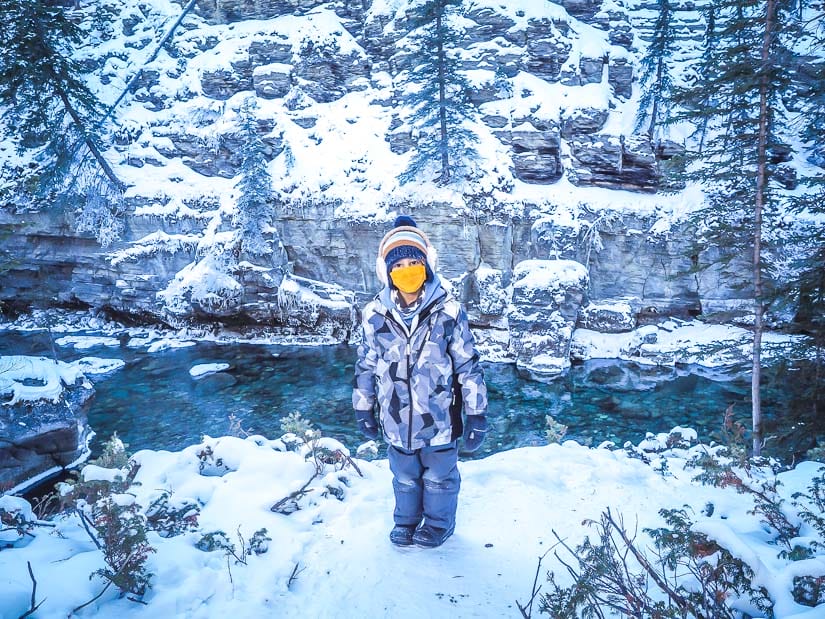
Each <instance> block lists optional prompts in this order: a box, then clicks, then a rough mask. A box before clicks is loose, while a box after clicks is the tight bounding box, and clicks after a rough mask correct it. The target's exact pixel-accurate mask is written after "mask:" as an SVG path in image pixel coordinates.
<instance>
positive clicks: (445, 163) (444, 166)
mask: <svg viewBox="0 0 825 619" xmlns="http://www.w3.org/2000/svg"><path fill="white" fill-rule="evenodd" d="M436 11H437V13H436V18H435V29H436V33H437V34H436V37H437V39H438V106H439V110H438V118H439V124H440V130H441V181H440V183H441V184H442V185H443V184H446V183H449V182H450V155H449V152H450V150H449V148H448V144H447V92H446V84H445V82H446V79H447V78H446V76H445V74H444V64H445V62H444V30H443V28H442V23H441V20H442V18H443V14H444V8H443V7H442V6H441V5H440V3H439V4H438V5H437V8H436Z"/></svg>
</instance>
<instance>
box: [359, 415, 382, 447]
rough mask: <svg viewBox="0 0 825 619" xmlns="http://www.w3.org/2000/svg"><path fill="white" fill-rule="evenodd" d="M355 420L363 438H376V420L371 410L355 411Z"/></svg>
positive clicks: (372, 439)
mask: <svg viewBox="0 0 825 619" xmlns="http://www.w3.org/2000/svg"><path fill="white" fill-rule="evenodd" d="M355 420H356V421H357V422H358V429H359V430H360V431H361V434H363V435H364V438H366V439H368V440H371V441H374V440H375V439H377V438H378V420H376V419H375V413H374V412H372V411H355Z"/></svg>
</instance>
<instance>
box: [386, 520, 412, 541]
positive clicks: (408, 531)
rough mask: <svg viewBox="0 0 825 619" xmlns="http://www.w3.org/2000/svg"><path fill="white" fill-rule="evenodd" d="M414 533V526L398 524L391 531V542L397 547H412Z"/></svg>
mask: <svg viewBox="0 0 825 619" xmlns="http://www.w3.org/2000/svg"><path fill="white" fill-rule="evenodd" d="M414 532H415V525H414V524H397V525H395V526H394V527H393V528H392V531H390V541H391V542H392V543H393V544H395V545H396V546H411V545H412V543H413V533H414Z"/></svg>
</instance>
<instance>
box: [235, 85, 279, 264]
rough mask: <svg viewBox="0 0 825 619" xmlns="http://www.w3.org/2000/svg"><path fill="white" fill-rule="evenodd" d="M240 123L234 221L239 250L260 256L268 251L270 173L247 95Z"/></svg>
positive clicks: (256, 122) (270, 215)
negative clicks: (240, 151)
mask: <svg viewBox="0 0 825 619" xmlns="http://www.w3.org/2000/svg"><path fill="white" fill-rule="evenodd" d="M240 127H241V139H242V142H243V144H244V145H245V150H244V157H243V163H242V164H241V175H240V176H241V177H240V180H238V182H237V184H236V185H235V188H236V189H237V190H238V192H239V196H238V202H237V211H236V213H235V225H236V226H237V228H238V230H239V233H240V240H241V250H242V251H245V252H247V253H249V254H251V255H253V256H263V255H266V254H268V253H270V252H271V247H270V246H269V243H268V242H267V239H266V236H265V235H266V230H267V228H269V227H270V226H271V224H272V207H271V203H272V177H271V176H270V174H269V168H268V167H267V159H266V154H265V151H266V145H265V144H264V142H263V140H262V139H261V136H260V134H259V133H258V121H257V118H256V116H255V113H254V101H253V100H252V98H251V97H250V98H248V99H246V101H244V103H243V106H242V107H241V112H240Z"/></svg>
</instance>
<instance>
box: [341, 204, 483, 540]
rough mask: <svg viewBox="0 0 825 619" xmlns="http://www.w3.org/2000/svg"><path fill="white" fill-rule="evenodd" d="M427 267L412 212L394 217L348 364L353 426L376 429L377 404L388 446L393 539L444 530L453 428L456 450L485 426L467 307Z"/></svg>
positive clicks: (476, 439) (453, 473) (432, 263)
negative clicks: (378, 286)
mask: <svg viewBox="0 0 825 619" xmlns="http://www.w3.org/2000/svg"><path fill="white" fill-rule="evenodd" d="M436 265H437V258H436V251H435V249H434V248H433V247H432V245H431V244H430V241H429V239H428V238H427V236H426V235H425V234H424V233H423V232H422V231H421V230H420V229H419V228H418V227H417V226H416V223H415V221H414V220H413V219H412V218H411V217H408V216H403V215H402V216H400V217H398V218H397V219H396V220H395V225H394V227H393V229H392V230H390V231H389V232H388V233H387V235H386V236H385V237H384V238H383V239H382V241H381V243H380V245H379V246H378V259H377V261H376V272H377V274H378V279H379V280H380V281H381V283H382V284H384V288H383V290H381V292H380V293H379V294H378V296H376V298H375V299H373V300H372V301H371V302H370V303H369V304H367V306H366V307H365V308H364V311H363V317H362V325H361V326H362V342H361V344H360V345H359V347H358V362H357V364H356V366H355V388H354V390H353V395H352V402H353V407H354V408H355V414H356V419H357V421H358V426H359V428H360V430H361V432H362V433H363V434H364V436H366V437H367V438H369V439H375V438H377V437H378V433H379V420H378V419H377V418H376V414H375V407H376V405H377V407H378V410H379V412H380V426H381V427H382V428H383V431H384V439H385V440H386V441H387V443H388V445H389V447H388V448H387V456H388V458H389V464H390V470H391V471H392V474H393V482H392V485H393V490H394V493H395V510H394V512H393V519H394V521H395V527H394V528H393V529H392V531H391V532H390V541H392V543H393V544H396V545H398V546H409V545H411V544H417V545H419V546H426V547H431V548H433V547H436V546H440V545H441V544H442V543H444V540H446V539H447V538H448V537H449V536H450V535H452V533H453V530H454V529H455V514H456V508H457V505H458V490H459V486H460V484H461V477H460V476H459V473H458V466H457V463H458V438H459V437H462V426H463V451H465V452H474V451H476V450H477V449H478V448H479V447H480V446H481V443H482V441H483V440H484V436H485V433H486V431H487V418H486V412H487V388H486V386H485V384H484V374H483V371H482V369H481V366H480V365H479V362H478V354H477V353H476V351H475V345H474V344H475V343H474V340H473V336H472V334H471V332H470V327H469V323H468V321H467V315H466V314H465V313H464V310H463V309H462V308H461V305H460V304H459V303H458V301H456V299H454V298H453V297H452V296H451V295H450V294H449V293H448V292H447V291H446V290H445V289H444V288H443V287H442V286H441V281H440V279H439V277H438V275H437V274H436V273H435V271H436ZM456 401H457V402H459V405H458V406H456V405H455V403H456ZM461 402H463V409H464V413H465V416H466V420H465V421H464V423H463V424H462V419H461V405H460V404H461Z"/></svg>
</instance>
